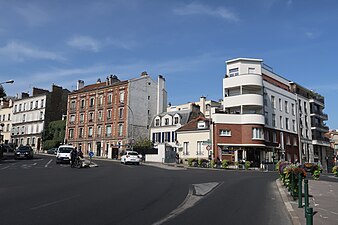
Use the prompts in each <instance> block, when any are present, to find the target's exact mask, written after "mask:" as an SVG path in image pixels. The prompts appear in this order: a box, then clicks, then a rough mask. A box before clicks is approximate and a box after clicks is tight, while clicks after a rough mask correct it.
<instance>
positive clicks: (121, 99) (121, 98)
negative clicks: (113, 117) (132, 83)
mask: <svg viewBox="0 0 338 225" xmlns="http://www.w3.org/2000/svg"><path fill="white" fill-rule="evenodd" d="M120 103H124V91H120Z"/></svg>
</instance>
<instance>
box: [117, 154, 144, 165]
mask: <svg viewBox="0 0 338 225" xmlns="http://www.w3.org/2000/svg"><path fill="white" fill-rule="evenodd" d="M140 161H141V158H140V156H139V154H138V153H137V152H135V151H126V152H125V153H124V154H123V155H122V156H121V163H124V164H127V163H132V164H136V165H139V164H140Z"/></svg>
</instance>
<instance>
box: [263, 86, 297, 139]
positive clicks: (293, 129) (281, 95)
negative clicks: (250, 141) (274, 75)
mask: <svg viewBox="0 0 338 225" xmlns="http://www.w3.org/2000/svg"><path fill="white" fill-rule="evenodd" d="M263 83H264V92H265V98H266V105H265V112H266V113H267V114H265V117H267V118H266V119H267V123H266V124H265V126H266V127H268V128H272V129H276V130H280V131H285V132H289V133H293V134H297V130H298V125H297V124H298V121H297V108H296V107H297V97H296V95H295V94H293V93H291V92H288V91H285V90H283V89H281V88H279V87H276V86H274V85H272V84H270V83H268V82H265V81H264V82H263ZM273 97H274V99H275V107H273V106H272V105H273V103H272V100H271V99H272V98H273ZM286 102H287V105H288V106H287V107H288V111H286V106H285V103H286ZM280 103H281V105H280ZM292 104H293V108H294V109H292ZM280 106H281V107H280ZM292 110H294V111H292ZM273 114H274V115H275V118H276V120H275V121H276V125H275V126H273V123H272V115H273ZM286 118H288V121H289V125H288V129H287V126H286ZM293 123H294V125H293Z"/></svg>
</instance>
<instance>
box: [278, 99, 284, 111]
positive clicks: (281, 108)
mask: <svg viewBox="0 0 338 225" xmlns="http://www.w3.org/2000/svg"><path fill="white" fill-rule="evenodd" d="M278 103H279V110H280V111H283V106H282V99H278Z"/></svg>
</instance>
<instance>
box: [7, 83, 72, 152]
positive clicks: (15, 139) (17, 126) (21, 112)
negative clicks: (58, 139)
mask: <svg viewBox="0 0 338 225" xmlns="http://www.w3.org/2000/svg"><path fill="white" fill-rule="evenodd" d="M68 93H69V91H68V90H67V89H63V88H62V87H59V86H56V85H54V84H53V85H52V90H51V91H48V90H44V89H40V88H33V92H32V95H31V96H30V95H29V94H28V93H21V96H18V98H17V99H16V100H15V101H14V103H13V105H14V107H13V118H12V130H11V140H12V143H14V144H15V145H16V146H19V145H31V146H32V148H33V150H34V151H40V150H42V136H43V132H44V130H45V129H46V127H47V126H48V124H49V123H50V122H52V121H55V120H61V119H62V115H64V114H65V113H66V112H67V110H66V109H67V108H66V107H67V96H68Z"/></svg>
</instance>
